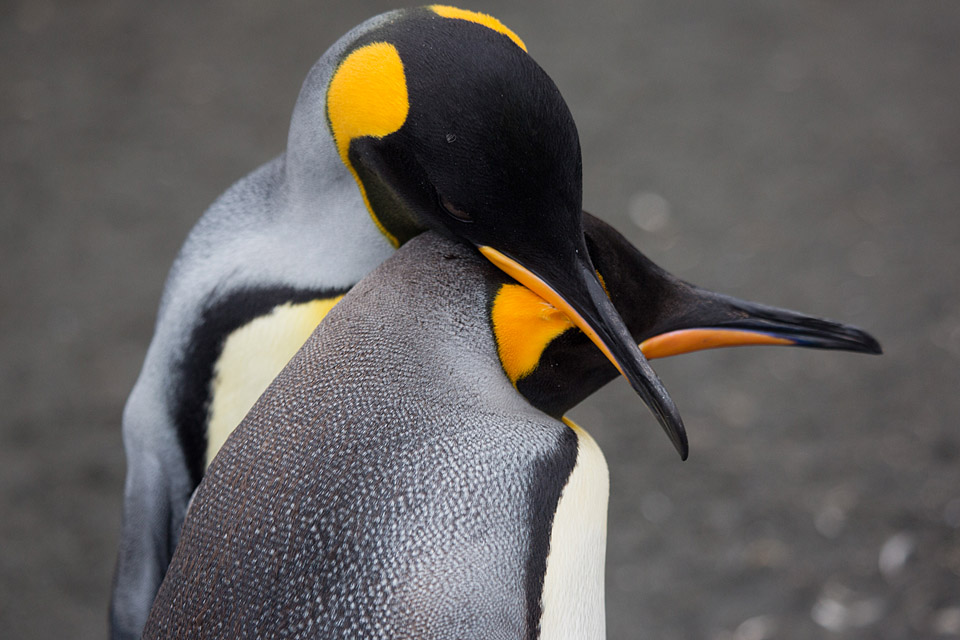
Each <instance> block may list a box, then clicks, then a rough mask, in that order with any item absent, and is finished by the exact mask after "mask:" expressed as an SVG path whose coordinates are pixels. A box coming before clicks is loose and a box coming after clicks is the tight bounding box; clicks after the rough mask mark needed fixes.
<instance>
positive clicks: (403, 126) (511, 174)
mask: <svg viewBox="0 0 960 640" xmlns="http://www.w3.org/2000/svg"><path fill="white" fill-rule="evenodd" d="M326 104H327V110H326V113H327V120H328V125H329V127H330V130H331V132H332V135H333V139H334V142H335V144H336V146H337V151H338V153H339V155H340V158H341V160H342V161H343V163H344V164H345V165H346V166H347V168H348V169H349V170H350V171H351V173H352V174H353V176H354V178H355V179H356V181H357V184H358V185H359V187H360V190H361V192H362V194H363V197H364V201H365V202H366V204H367V208H368V209H369V212H370V215H371V216H372V218H373V220H374V222H375V223H376V224H377V226H378V227H379V228H380V230H381V232H382V233H383V234H384V235H385V236H386V237H387V238H388V239H389V240H390V241H391V242H392V243H393V244H394V245H395V246H399V245H400V244H402V243H403V242H405V241H406V240H408V239H409V238H411V237H413V236H414V235H417V234H418V233H420V232H421V231H423V230H425V229H433V230H437V231H440V232H442V233H445V234H447V235H448V236H452V237H455V238H458V239H460V240H462V241H466V242H468V243H469V244H472V245H473V246H475V247H476V248H477V249H479V251H480V252H481V253H482V254H483V255H484V256H486V257H487V258H488V259H489V260H490V261H491V262H493V264H495V265H496V266H497V267H499V268H500V269H502V270H503V271H504V272H505V273H507V274H509V275H510V276H511V277H513V278H515V279H516V280H517V281H519V282H521V283H522V284H523V285H525V286H526V287H528V288H529V289H531V290H533V291H535V292H536V293H537V295H539V296H540V297H542V298H544V299H546V300H548V301H549V303H550V304H551V305H552V306H553V307H555V308H556V309H558V310H559V311H560V313H561V314H562V315H563V316H564V317H566V318H567V319H568V320H569V321H570V322H572V323H573V324H574V325H575V326H577V327H579V328H580V329H581V330H582V331H583V333H584V334H585V335H586V336H587V337H588V338H589V339H590V340H591V342H592V343H593V344H594V345H595V346H596V347H598V348H599V349H600V351H601V353H602V354H604V356H605V357H606V358H607V359H608V360H609V361H610V362H611V363H612V365H613V367H614V368H615V369H616V370H618V371H619V372H621V373H622V374H624V375H625V376H626V377H627V378H628V380H629V381H630V383H631V384H632V386H633V387H634V389H635V390H636V391H637V392H638V393H639V394H640V395H641V397H642V398H643V399H644V401H645V402H646V403H647V405H648V406H649V407H650V408H651V409H652V410H653V412H654V414H655V415H656V416H657V418H658V420H659V422H660V424H661V426H662V427H663V428H664V430H665V431H666V432H667V434H668V435H669V437H670V439H671V440H672V441H673V443H674V445H675V446H676V447H677V449H678V451H680V453H681V455H682V456H686V447H687V445H686V436H685V433H684V429H683V423H682V421H681V419H680V415H679V413H678V412H677V409H676V407H675V406H674V404H673V402H672V400H671V399H670V397H669V395H668V394H667V392H666V389H665V388H664V387H663V384H662V383H661V382H660V380H659V379H658V378H657V376H656V374H655V373H654V372H653V369H652V368H650V365H649V364H648V363H647V361H646V359H645V358H644V356H643V354H642V352H641V351H640V349H639V348H638V347H637V344H636V342H635V341H634V340H633V338H632V337H631V335H630V333H629V331H628V330H627V328H626V326H625V325H624V323H623V320H622V319H621V318H620V316H619V315H618V313H617V311H616V309H615V307H614V305H613V304H612V303H611V301H610V299H609V297H608V296H607V294H606V292H605V291H604V289H603V286H602V285H601V283H600V281H599V279H598V277H597V274H596V269H595V267H594V265H593V263H592V262H591V259H590V255H589V252H588V250H587V247H586V244H585V240H584V236H583V228H582V219H581V213H582V211H581V204H582V177H581V158H580V142H579V137H578V135H577V129H576V126H575V124H574V122H573V118H572V116H571V114H570V110H569V109H568V108H567V105H566V103H565V102H564V100H563V98H562V97H561V95H560V92H559V90H558V89H557V87H556V85H554V83H553V81H552V80H551V79H550V78H549V76H547V74H546V73H545V72H544V71H543V69H541V68H540V66H539V65H537V63H536V62H534V60H533V59H532V58H531V57H530V56H529V55H528V54H527V52H526V48H525V46H524V44H523V42H522V41H521V40H520V39H519V38H518V37H517V36H516V34H514V33H513V32H512V31H510V30H509V29H507V28H506V27H505V26H503V25H502V24H501V23H500V22H498V21H497V20H495V19H494V18H491V17H489V16H485V15H483V14H478V13H473V12H469V11H463V10H460V9H454V8H451V7H445V6H439V5H434V6H431V7H426V8H421V9H413V10H409V11H405V12H400V13H399V14H396V16H395V17H394V18H392V19H390V20H386V21H384V22H382V23H378V25H377V26H376V27H374V28H372V29H370V30H367V31H365V32H363V33H362V34H360V35H359V36H358V37H357V38H356V39H355V40H354V41H353V42H351V43H350V44H349V45H348V46H347V47H346V48H345V49H344V50H343V53H342V56H341V59H340V60H339V62H338V63H337V65H336V68H335V69H334V71H333V73H332V76H331V79H330V82H329V84H328V89H327V96H326Z"/></svg>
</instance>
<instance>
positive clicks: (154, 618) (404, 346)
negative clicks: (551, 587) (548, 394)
mask: <svg viewBox="0 0 960 640" xmlns="http://www.w3.org/2000/svg"><path fill="white" fill-rule="evenodd" d="M491 278H499V279H500V280H501V281H502V278H503V276H501V275H499V272H496V270H495V268H494V267H493V266H492V265H490V264H488V263H486V262H485V261H483V260H482V258H480V257H479V256H478V255H477V254H476V252H475V251H474V250H472V249H469V248H466V247H464V246H462V245H458V244H454V243H453V242H451V241H449V240H445V239H442V238H441V237H439V236H437V235H435V234H432V233H431V234H424V235H422V236H420V237H418V238H416V239H414V240H412V241H410V242H409V243H408V244H407V245H405V246H404V248H403V249H401V250H400V251H399V252H398V253H397V254H396V255H395V256H394V257H393V258H391V259H390V260H389V261H387V262H386V263H385V264H384V265H382V266H381V267H379V268H378V269H377V270H376V271H374V272H373V273H372V274H371V275H370V277H368V278H367V279H365V280H364V281H363V282H361V283H360V284H359V285H357V286H356V287H355V288H354V289H353V290H352V291H351V292H350V293H349V294H347V296H346V297H345V298H344V300H343V301H342V302H341V303H340V304H339V305H338V306H337V307H335V308H334V309H333V311H331V312H330V314H329V315H328V316H327V317H326V319H325V320H324V322H323V323H322V324H321V326H320V327H319V328H318V329H317V331H316V332H315V333H314V334H313V336H311V338H310V339H309V340H308V341H307V343H306V344H305V345H304V348H303V349H302V350H301V351H300V352H299V353H298V354H297V356H296V357H295V358H294V359H293V360H292V361H291V362H290V364H289V365H288V366H287V367H286V369H285V370H284V371H283V372H282V373H281V375H280V376H279V377H278V378H277V379H276V380H275V381H274V382H273V383H272V385H271V386H270V388H269V389H268V390H267V392H266V393H265V394H264V396H262V397H261V399H260V400H259V401H258V402H257V404H256V405H255V406H254V408H253V410H252V411H251V412H250V414H249V415H248V416H247V418H246V420H244V422H243V423H242V424H241V425H240V427H239V428H238V429H237V431H236V432H234V434H233V435H232V436H231V438H230V439H229V440H228V441H227V444H226V445H225V446H224V448H223V449H222V450H221V452H220V454H219V455H218V456H217V458H216V459H215V461H214V462H213V464H212V465H211V466H210V468H209V470H208V472H207V474H206V476H205V478H204V480H203V482H202V483H201V485H200V487H199V489H198V490H197V493H196V496H195V498H194V501H193V503H192V506H191V510H190V513H189V516H188V518H187V521H186V523H185V525H184V528H183V532H182V538H181V543H180V546H179V547H178V549H177V552H176V554H175V556H174V559H173V561H172V564H171V566H170V569H169V571H168V574H167V578H166V580H165V581H164V584H163V586H162V587H161V590H160V593H159V595H158V597H157V601H156V604H155V606H154V609H153V611H152V614H151V618H150V620H149V622H148V627H147V632H146V634H145V637H147V638H156V637H214V636H216V637H220V636H232V637H239V636H243V637H254V636H256V637H264V636H284V637H297V638H299V637H331V638H332V637H349V638H407V637H417V638H518V637H529V638H533V637H536V635H537V623H538V620H539V617H540V592H541V589H542V584H543V574H544V571H545V564H546V556H547V550H548V549H547V548H548V546H549V536H550V526H551V521H552V517H553V511H554V510H555V509H556V505H557V502H558V500H559V498H560V493H561V491H562V489H563V486H564V483H565V482H566V480H567V478H568V476H569V475H570V473H571V471H572V469H573V467H574V465H575V463H576V458H577V438H576V436H575V434H574V432H573V431H572V430H571V429H569V428H568V427H566V426H565V425H564V424H563V423H561V422H559V421H557V420H554V419H552V418H550V417H549V416H547V415H545V414H543V413H541V412H539V411H537V410H536V409H534V408H533V407H532V406H530V405H529V404H528V403H527V402H526V401H525V400H524V399H523V398H522V397H521V396H520V395H519V394H518V393H517V391H516V390H515V389H514V388H513V386H512V385H511V384H510V382H509V381H508V380H507V378H506V376H505V374H504V373H503V370H502V368H501V365H500V362H499V360H498V357H497V353H496V347H495V345H494V341H493V337H492V334H491V330H490V326H489V320H488V312H487V309H488V304H489V301H488V294H487V291H488V290H489V287H488V280H489V279H491Z"/></svg>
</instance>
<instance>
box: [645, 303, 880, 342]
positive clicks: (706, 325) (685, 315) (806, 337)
mask: <svg viewBox="0 0 960 640" xmlns="http://www.w3.org/2000/svg"><path fill="white" fill-rule="evenodd" d="M684 298H685V299H684V300H683V302H682V303H681V305H680V310H678V311H677V312H675V313H674V314H671V315H672V316H673V317H674V318H676V321H675V324H676V325H677V326H676V327H674V328H671V327H662V328H661V329H665V330H663V331H661V332H659V333H657V334H656V335H654V336H652V337H650V338H647V339H646V340H643V341H642V342H641V343H640V349H641V350H642V351H643V353H644V355H645V356H646V357H647V358H650V359H652V358H664V357H667V356H675V355H679V354H682V353H690V352H691V351H700V350H703V349H716V348H719V347H739V346H747V345H782V346H792V347H807V348H813V349H834V350H841V351H855V352H858V353H871V354H880V353H882V349H881V347H880V343H879V342H877V340H876V338H874V337H873V336H871V335H870V334H869V333H867V332H866V331H862V330H861V329H857V328H856V327H851V326H849V325H844V324H839V323H836V322H830V321H829V320H822V319H820V318H815V317H813V316H808V315H805V314H802V313H797V312H795V311H789V310H787V309H778V308H776V307H769V306H766V305H762V304H757V303H754V302H747V301H745V300H738V299H737V298H733V297H730V296H725V295H722V294H719V293H713V292H711V291H706V290H704V289H700V288H698V287H691V288H690V290H689V293H688V294H687V295H686V296H684Z"/></svg>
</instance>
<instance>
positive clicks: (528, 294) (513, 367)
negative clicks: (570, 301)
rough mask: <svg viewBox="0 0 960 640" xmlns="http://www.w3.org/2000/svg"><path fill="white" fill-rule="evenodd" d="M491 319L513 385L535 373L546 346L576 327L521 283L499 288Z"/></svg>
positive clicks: (503, 362)
mask: <svg viewBox="0 0 960 640" xmlns="http://www.w3.org/2000/svg"><path fill="white" fill-rule="evenodd" d="M490 317H491V320H492V321H493V335H494V337H495V339H496V341H497V353H498V355H499V356H500V362H501V364H503V370H504V371H505V372H506V374H507V377H508V378H509V379H510V382H512V383H513V384H516V383H517V381H518V380H520V379H521V378H524V377H526V376H528V375H530V374H531V373H533V371H534V370H535V369H536V368H537V365H539V364H540V357H541V356H542V355H543V352H544V350H545V349H546V348H547V346H548V345H549V344H550V343H551V342H552V341H553V340H554V339H555V338H557V337H558V336H559V335H560V334H562V333H563V332H564V331H566V330H567V329H572V328H573V327H574V324H573V323H572V322H570V320H569V319H568V318H567V316H566V315H565V314H564V313H563V312H562V311H560V310H558V309H557V308H556V307H554V306H553V305H551V304H550V303H549V302H547V301H546V300H544V299H543V298H541V297H540V296H538V295H537V294H535V293H534V292H533V291H530V289H527V288H526V287H524V286H522V285H519V284H505V285H502V286H501V287H500V290H499V291H498V292H497V295H496V297H495V298H494V299H493V305H492V307H491V310H490Z"/></svg>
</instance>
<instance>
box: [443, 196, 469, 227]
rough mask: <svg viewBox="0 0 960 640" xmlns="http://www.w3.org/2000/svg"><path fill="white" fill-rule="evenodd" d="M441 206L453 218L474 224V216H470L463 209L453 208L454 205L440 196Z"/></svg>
mask: <svg viewBox="0 0 960 640" xmlns="http://www.w3.org/2000/svg"><path fill="white" fill-rule="evenodd" d="M440 206H441V207H443V208H444V210H446V212H447V213H449V214H450V215H451V216H453V217H454V218H456V219H457V220H459V221H460V222H473V216H472V215H470V214H469V213H467V212H466V211H464V210H463V209H458V208H457V207H455V206H453V204H452V203H451V202H450V201H449V200H447V199H446V198H444V197H443V196H440Z"/></svg>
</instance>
